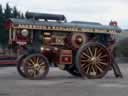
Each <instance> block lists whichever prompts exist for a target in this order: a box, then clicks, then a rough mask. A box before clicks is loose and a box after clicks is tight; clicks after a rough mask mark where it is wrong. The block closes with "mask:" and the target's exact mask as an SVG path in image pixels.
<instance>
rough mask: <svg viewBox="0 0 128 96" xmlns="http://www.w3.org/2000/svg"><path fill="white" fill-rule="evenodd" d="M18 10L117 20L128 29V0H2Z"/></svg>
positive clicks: (107, 21) (89, 19)
mask: <svg viewBox="0 0 128 96" xmlns="http://www.w3.org/2000/svg"><path fill="white" fill-rule="evenodd" d="M7 2H8V3H9V4H10V5H11V6H17V8H18V10H20V11H22V12H25V11H34V12H40V13H41V12H43V13H44V12H46V13H57V14H58V13H59V14H64V15H65V16H66V17H67V19H68V21H73V20H81V21H93V22H100V23H102V24H108V23H109V21H111V20H116V21H118V23H119V26H120V27H121V28H127V29H128V0H0V4H2V5H3V6H4V7H5V4H6V3H7Z"/></svg>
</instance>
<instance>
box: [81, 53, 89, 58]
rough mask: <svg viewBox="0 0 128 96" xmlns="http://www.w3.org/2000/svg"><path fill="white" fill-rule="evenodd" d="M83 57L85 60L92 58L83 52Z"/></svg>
mask: <svg viewBox="0 0 128 96" xmlns="http://www.w3.org/2000/svg"><path fill="white" fill-rule="evenodd" d="M82 56H83V57H81V58H85V57H88V58H90V56H89V55H88V54H86V53H85V52H82Z"/></svg>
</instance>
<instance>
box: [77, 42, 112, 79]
mask: <svg viewBox="0 0 128 96" xmlns="http://www.w3.org/2000/svg"><path fill="white" fill-rule="evenodd" d="M79 63H80V71H81V73H82V75H84V76H87V77H88V78H100V77H103V76H104V74H105V73H106V72H107V71H108V68H109V66H110V55H109V53H108V51H107V49H106V48H104V47H103V46H101V45H95V44H94V45H93V44H92V45H91V46H86V47H84V48H83V49H82V51H81V52H80V56H79Z"/></svg>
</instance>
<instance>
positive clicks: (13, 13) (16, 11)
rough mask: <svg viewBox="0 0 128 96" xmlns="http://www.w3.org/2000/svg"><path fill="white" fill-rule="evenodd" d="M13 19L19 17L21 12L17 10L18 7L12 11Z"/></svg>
mask: <svg viewBox="0 0 128 96" xmlns="http://www.w3.org/2000/svg"><path fill="white" fill-rule="evenodd" d="M12 11H13V12H12V17H13V18H18V16H19V12H18V10H17V8H16V7H14V8H13V9H12Z"/></svg>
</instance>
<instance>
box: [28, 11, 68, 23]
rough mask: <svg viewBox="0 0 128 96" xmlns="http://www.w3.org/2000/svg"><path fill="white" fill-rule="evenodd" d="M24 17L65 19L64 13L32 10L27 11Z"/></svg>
mask: <svg viewBox="0 0 128 96" xmlns="http://www.w3.org/2000/svg"><path fill="white" fill-rule="evenodd" d="M26 18H28V19H30V18H34V19H45V20H63V21H64V20H66V17H65V16H64V15H60V14H45V13H34V12H27V13H26Z"/></svg>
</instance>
